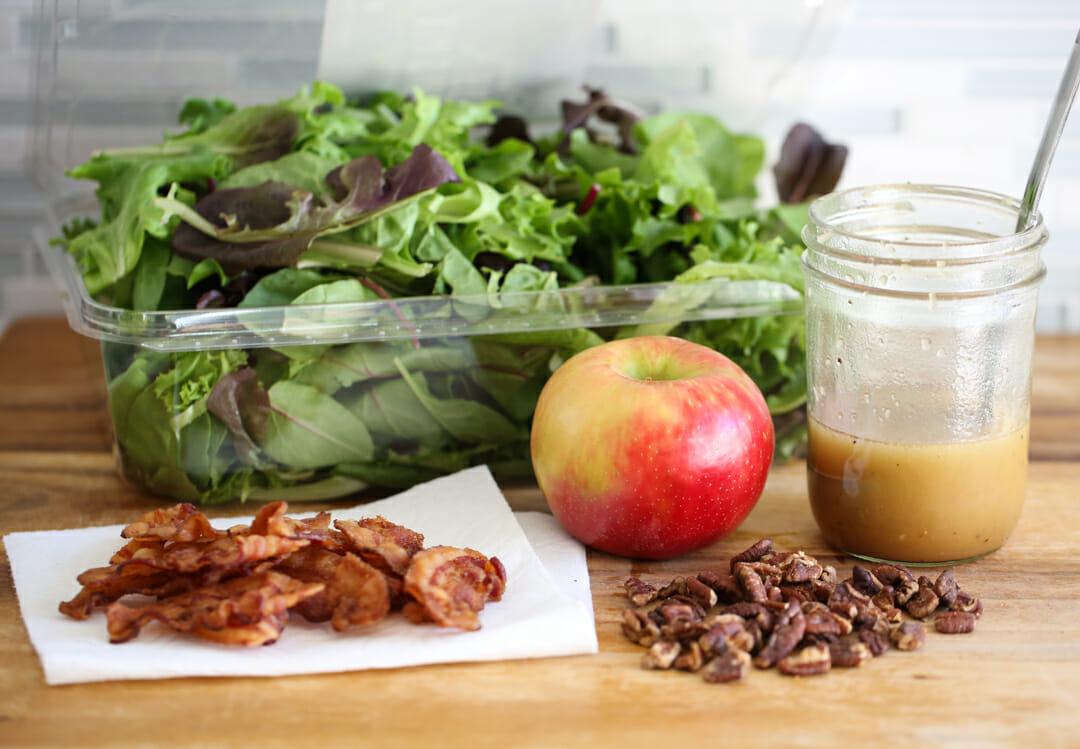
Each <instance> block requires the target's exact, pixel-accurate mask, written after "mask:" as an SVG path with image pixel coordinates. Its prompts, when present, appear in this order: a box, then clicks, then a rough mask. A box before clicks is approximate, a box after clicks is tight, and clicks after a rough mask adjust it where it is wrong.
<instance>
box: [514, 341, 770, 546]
mask: <svg viewBox="0 0 1080 749" xmlns="http://www.w3.org/2000/svg"><path fill="white" fill-rule="evenodd" d="M774 439H775V437H774V434H773V424H772V419H771V417H770V415H769V409H768V407H767V406H766V405H765V398H764V397H763V396H762V394H761V391H760V390H759V389H758V387H757V385H755V384H754V381H753V380H752V379H750V376H749V375H747V374H746V373H745V372H744V371H743V370H742V369H741V368H739V366H738V365H736V364H735V363H734V362H732V361H731V360H730V359H728V358H727V357H726V356H724V355H722V354H720V353H718V352H716V351H714V350H712V349H710V348H708V347H706V346H702V345H699V344H696V343H691V342H689V341H684V340H682V339H679V338H672V337H667V336H641V337H637V338H627V339H624V340H616V341H611V342H609V343H605V344H602V345H600V346H595V347H593V348H591V349H586V350H585V351H582V352H581V353H579V354H577V355H575V356H573V357H571V358H570V359H569V360H567V361H566V362H565V363H564V364H563V365H562V366H560V367H559V368H558V369H557V370H555V373H554V374H553V375H552V376H551V378H550V379H549V380H548V382H547V383H546V384H545V386H544V388H543V390H542V392H541V393H540V398H539V401H538V402H537V405H536V412H535V414H534V416H533V425H532V442H531V449H532V462H533V469H534V471H535V473H536V480H537V482H538V483H539V485H540V489H541V491H543V493H544V497H545V498H546V499H547V503H548V506H549V507H550V508H551V512H552V514H554V516H555V517H556V518H557V519H558V520H559V522H560V523H562V525H563V527H565V528H566V530H567V531H569V532H570V533H571V534H572V535H573V536H575V537H576V538H577V539H578V540H580V541H582V542H583V543H585V544H587V545H589V546H592V547H593V548H596V549H599V550H601V551H606V552H610V553H612V554H618V555H621V556H626V557H638V558H647V559H669V558H671V557H675V556H679V555H681V554H685V553H688V552H691V551H694V550H696V549H700V548H702V547H705V546H707V545H709V544H712V543H714V542H716V541H718V540H719V539H721V538H723V537H724V536H725V535H727V534H728V533H730V532H731V531H733V530H734V529H735V528H736V527H738V525H739V524H740V523H741V522H742V521H743V520H744V519H745V518H746V516H747V515H748V514H749V513H750V510H752V509H753V507H754V505H755V504H756V503H757V501H758V498H759V497H760V496H761V492H762V490H763V489H764V487H765V478H766V476H767V475H768V472H769V467H770V465H771V463H772V457H773V443H774Z"/></svg>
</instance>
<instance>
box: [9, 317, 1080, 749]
mask: <svg viewBox="0 0 1080 749" xmlns="http://www.w3.org/2000/svg"><path fill="white" fill-rule="evenodd" d="M65 331H66V328H65V327H63V323H62V322H60V323H58V324H55V323H48V324H41V325H40V326H39V327H37V328H35V329H34V330H33V335H32V336H31V335H27V334H26V332H25V330H13V331H12V332H10V333H9V334H8V336H7V337H5V338H4V339H0V363H3V364H4V366H3V367H0V373H3V374H0V416H3V417H4V418H3V419H0V425H2V426H0V429H2V431H0V533H9V532H11V531H15V530H37V529H44V528H62V527H74V526H79V525H89V524H106V523H116V522H123V521H125V520H128V519H130V518H131V517H132V516H133V515H135V514H137V513H139V512H142V511H144V510H145V509H146V508H147V507H150V506H153V505H154V503H153V501H152V500H148V499H147V498H145V497H143V496H142V495H140V494H138V493H137V492H135V491H134V490H132V489H130V488H127V487H125V486H124V485H123V484H122V483H121V482H120V481H119V480H118V479H117V477H116V474H115V472H114V469H113V463H112V458H111V456H110V454H109V453H108V452H107V446H108V442H107V433H102V434H97V436H94V430H95V429H101V428H103V426H102V425H103V424H107V420H105V417H104V413H103V400H102V399H101V396H100V393H99V391H95V390H94V388H93V387H92V386H90V385H87V383H88V382H91V381H92V380H93V376H94V375H93V374H92V372H93V367H94V365H95V362H94V359H93V356H92V354H93V352H92V351H91V352H90V353H91V356H89V357H86V361H85V362H84V364H83V365H79V364H78V362H79V360H80V359H82V358H83V353H80V352H81V348H80V347H81V345H82V344H81V343H80V342H79V340H78V339H76V338H73V337H71V336H69V335H67V334H66V333H65ZM13 336H14V340H16V341H27V342H29V341H30V339H34V340H35V342H36V343H38V344H41V345H44V343H43V342H48V343H49V347H48V348H46V349H39V348H38V346H36V345H29V343H27V345H25V346H23V345H22V344H20V346H18V347H13V346H12V345H11V341H12V340H13V338H12V337H13ZM22 336H26V337H25V338H23V337H22ZM16 348H17V349H18V350H19V353H20V355H21V356H20V357H19V358H18V361H16V360H15V359H12V358H11V357H12V352H13V350H14V349H16ZM58 361H59V362H62V363H63V364H64V367H65V368H64V369H63V371H60V370H59V368H57V367H56V366H54V365H55V363H56V362H58ZM1078 361H1080V342H1078V341H1076V340H1074V339H1048V340H1042V341H1040V344H1039V349H1038V355H1037V360H1036V373H1037V374H1036V387H1035V390H1036V392H1035V398H1034V405H1033V425H1032V434H1033V452H1035V453H1037V454H1038V455H1044V456H1045V457H1056V458H1068V459H1067V460H1060V459H1058V460H1044V459H1039V460H1036V461H1034V462H1033V464H1032V467H1031V474H1030V484H1029V490H1028V500H1027V505H1026V508H1025V510H1024V514H1023V517H1022V519H1021V522H1020V525H1019V527H1018V528H1017V530H1016V532H1015V533H1014V535H1013V537H1012V538H1011V539H1010V541H1009V542H1008V543H1007V544H1006V546H1005V547H1004V548H1003V549H1002V550H1000V551H998V552H997V553H995V554H993V555H991V556H989V557H987V558H985V559H982V560H979V561H977V562H973V563H971V564H968V565H964V566H962V567H960V568H958V569H957V571H956V576H957V579H958V580H959V582H960V584H961V585H962V587H964V588H965V589H966V590H969V591H970V592H972V593H973V594H975V595H977V596H979V597H981V598H982V600H983V602H984V604H985V614H984V616H983V617H982V619H981V620H980V621H979V624H978V629H977V631H976V632H975V633H973V634H970V635H956V636H946V635H939V634H937V633H934V632H931V633H929V634H928V636H927V641H926V644H925V646H924V647H923V648H922V649H921V650H919V651H916V652H913V653H899V652H896V651H892V652H890V653H889V654H888V655H886V656H884V657H881V658H877V659H874V660H873V661H871V662H868V663H866V664H864V665H863V666H862V667H860V668H858V669H854V670H847V671H842V670H837V671H834V672H831V673H830V674H828V675H826V676H824V677H814V678H803V679H798V678H791V677H785V676H782V675H780V674H778V673H776V672H775V671H768V672H763V671H754V672H752V673H751V674H750V676H749V678H747V679H746V680H745V681H744V682H743V683H739V684H733V685H708V684H705V683H703V682H702V681H701V680H700V678H698V677H696V676H695V675H692V674H687V673H681V672H654V671H644V670H642V669H640V668H639V665H638V664H639V658H640V655H641V652H642V651H641V650H640V649H639V648H638V647H637V646H635V645H632V644H630V643H628V642H627V641H626V640H625V639H624V638H623V636H622V634H621V632H620V627H619V618H620V613H621V611H622V609H623V608H624V607H625V606H626V605H627V604H626V600H625V598H624V597H623V596H622V593H621V588H620V585H621V583H622V582H623V581H624V580H625V579H626V577H628V576H629V575H637V576H641V577H644V578H647V579H650V580H659V581H666V580H668V579H670V578H671V577H672V576H674V575H676V574H690V573H694V572H699V571H702V570H706V569H714V568H719V567H721V566H723V565H724V564H726V561H727V559H728V557H729V556H730V555H731V554H733V553H735V552H737V551H739V550H741V549H742V548H744V547H746V546H748V545H749V544H750V543H751V542H753V541H754V540H756V539H758V538H760V537H762V536H766V535H767V536H770V537H771V538H773V539H774V541H775V543H776V545H777V547H779V548H782V549H795V548H801V549H805V550H806V551H808V552H810V553H812V554H815V555H817V556H819V557H820V558H821V559H823V560H828V561H830V562H833V563H836V564H838V566H839V567H840V568H841V572H842V573H846V572H847V571H848V570H850V562H849V561H846V560H843V559H840V558H838V557H836V556H835V554H833V553H832V552H831V551H830V550H829V549H828V548H827V547H826V546H825V545H824V543H823V541H822V540H821V538H820V536H819V535H818V532H817V530H816V527H815V525H814V522H813V519H812V517H811V514H810V511H809V508H808V506H807V500H806V490H805V484H804V481H805V476H804V470H805V469H804V466H803V465H802V464H801V463H793V464H790V465H786V466H782V467H779V468H777V469H775V470H774V471H773V473H772V474H771V476H770V479H769V483H768V486H767V487H766V491H765V494H764V495H763V497H762V499H761V501H760V502H759V504H758V506H757V508H756V509H755V510H754V512H753V513H752V514H751V515H750V517H749V518H748V519H747V521H746V522H745V523H744V524H743V526H742V527H740V529H739V530H738V531H737V532H736V533H735V534H734V535H733V536H731V537H730V538H728V539H726V540H724V541H722V542H720V543H718V544H717V545H715V546H714V547H712V548H709V549H707V550H704V551H702V552H699V553H696V554H692V555H689V556H686V557H683V558H680V559H678V560H673V561H668V562H663V563H658V562H641V561H631V560H626V559H621V558H616V557H612V556H610V555H607V554H602V553H595V552H590V554H589V569H590V575H591V585H592V592H593V600H594V607H595V611H596V626H597V634H598V638H599V643H600V652H599V653H598V654H596V655H589V656H576V657H570V658H553V659H542V660H530V661H513V662H496V663H478V664H465V665H440V666H429V667H418V668H408V669H395V670H387V671H369V672H357V673H347V674H331V675H312V676H298V677H287V678H274V679H231V678H230V679H180V680H170V681H143V682H115V683H101V684H84V685H71V686H64V687H48V686H46V685H45V684H44V681H43V679H42V673H41V669H40V666H39V664H38V660H37V657H36V654H35V653H34V651H33V648H32V646H31V644H30V642H29V640H28V638H27V634H26V630H25V628H24V627H23V624H22V620H21V618H20V616H19V613H18V608H17V603H16V599H15V594H14V590H13V588H12V581H11V573H10V568H9V566H8V564H7V558H6V555H5V556H3V557H2V559H0V746H86V747H93V746H110V747H112V746H148V745H152V746H156V747H157V746H160V747H171V746H195V745H198V746H245V747H247V746H261V747H278V746H280V747H290V748H295V747H297V746H301V747H305V746H349V747H363V746H371V747H425V749H428V748H430V747H458V746H460V747H606V746H674V747H682V746H706V745H710V746H711V745H714V744H717V745H749V746H757V745H761V746H810V747H826V746H840V745H860V744H865V745H869V746H920V747H922V746H964V747H969V746H1019V745H1025V746H1027V745H1031V746H1036V745H1042V744H1045V745H1048V746H1076V745H1080V731H1078V728H1080V558H1078V549H1080V462H1074V460H1075V459H1076V458H1078V457H1080V451H1078V450H1077V446H1078V445H1077V441H1078V435H1080V430H1077V429H1075V427H1076V426H1077V419H1078V412H1080V409H1078V404H1080V367H1076V366H1075V364H1076V362H1078ZM49 362H51V364H49ZM80 366H82V367H83V369H79V367H80ZM13 372H14V374H13ZM95 393H97V394H95ZM65 398H67V400H65ZM20 413H22V414H24V416H25V418H24V419H23V425H24V426H26V425H28V426H30V427H32V428H31V429H30V434H29V444H20V443H19V440H18V439H16V438H15V436H14V434H15V432H18V431H22V430H21V429H20V428H19V427H20V425H19V423H18V420H17V415H18V414H20ZM31 414H33V415H34V416H33V418H30V415H31ZM68 417H72V418H68ZM13 418H16V421H12V419H13ZM73 424H75V425H76V427H75V429H76V430H77V431H78V433H77V434H75V433H72V425H73ZM95 425H96V426H95ZM506 493H507V496H508V499H509V500H510V502H511V504H512V505H513V506H514V507H515V508H517V509H543V507H544V503H543V498H542V497H541V496H540V495H539V493H538V491H537V490H536V489H535V488H534V487H530V486H521V487H508V488H507V490H506ZM337 506H341V505H340V504H339V505H337ZM326 507H329V508H331V509H332V507H333V505H326ZM305 509H308V508H307V506H305ZM310 509H316V508H315V507H311V508H310ZM235 513H236V508H235V507H225V508H210V510H209V514H210V515H211V516H224V515H230V514H233V515H234V514H235ZM42 553H48V550H47V549H45V550H43V551H42ZM509 594H512V591H511V592H510V593H509ZM88 626H94V625H93V624H90V625H88ZM102 634H103V636H104V632H102ZM117 647H122V646H117Z"/></svg>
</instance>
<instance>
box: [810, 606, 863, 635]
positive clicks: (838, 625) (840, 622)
mask: <svg viewBox="0 0 1080 749" xmlns="http://www.w3.org/2000/svg"><path fill="white" fill-rule="evenodd" d="M803 614H804V616H805V617H806V634H808V635H836V636H838V637H839V636H842V635H847V634H851V629H852V627H851V620H850V619H845V618H844V617H842V616H840V615H838V614H836V613H834V612H833V611H831V610H829V608H828V607H827V606H824V605H822V604H820V603H817V604H815V605H814V607H813V608H812V609H810V610H809V611H807V610H804V611H803Z"/></svg>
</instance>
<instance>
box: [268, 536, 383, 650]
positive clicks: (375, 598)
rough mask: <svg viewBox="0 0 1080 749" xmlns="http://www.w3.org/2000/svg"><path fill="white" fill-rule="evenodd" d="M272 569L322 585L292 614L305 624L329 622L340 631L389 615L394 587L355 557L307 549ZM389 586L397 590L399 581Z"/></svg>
mask: <svg viewBox="0 0 1080 749" xmlns="http://www.w3.org/2000/svg"><path fill="white" fill-rule="evenodd" d="M275 569H277V570H278V571H280V572H283V573H284V574H286V575H288V576H289V577H293V578H296V579H297V580H302V581H304V582H321V583H325V584H326V588H325V590H323V592H322V593H320V594H318V595H315V596H312V597H311V598H308V599H306V600H304V601H301V602H300V604H298V605H297V607H296V613H298V614H300V615H301V616H302V617H304V618H305V619H307V620H308V621H311V622H325V621H330V622H332V623H333V625H334V629H336V630H339V631H341V630H343V629H346V628H348V627H349V626H351V625H360V626H366V625H370V624H375V623H376V622H378V621H380V620H382V619H383V618H384V617H385V616H386V615H387V614H388V613H390V608H391V602H392V598H393V594H394V592H395V590H394V588H395V586H394V585H392V584H391V582H392V581H391V580H390V579H388V578H387V577H386V575H384V574H383V573H382V572H380V571H379V570H377V569H375V568H374V567H372V566H371V565H370V564H368V563H367V562H365V561H364V560H362V559H360V558H359V557H358V556H356V555H355V554H344V555H341V554H335V553H333V552H331V551H327V550H326V549H322V548H320V547H318V546H309V547H308V548H306V549H300V550H299V551H297V552H294V553H292V554H290V555H289V556H287V557H285V558H284V559H283V560H281V562H280V563H279V564H278V566H277V567H276V568H275ZM393 582H396V588H397V589H398V590H400V587H401V583H400V581H393Z"/></svg>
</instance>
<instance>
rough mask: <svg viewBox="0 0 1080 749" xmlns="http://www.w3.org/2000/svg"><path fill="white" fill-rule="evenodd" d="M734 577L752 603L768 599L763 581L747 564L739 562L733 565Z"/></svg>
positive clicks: (767, 592)
mask: <svg viewBox="0 0 1080 749" xmlns="http://www.w3.org/2000/svg"><path fill="white" fill-rule="evenodd" d="M735 579H736V580H738V581H739V585H740V586H742V589H743V591H744V592H745V593H746V597H747V598H748V599H749V600H751V601H753V602H754V603H761V602H762V601H767V600H769V591H768V589H767V588H766V587H765V582H764V581H763V580H762V579H761V575H759V574H758V573H757V572H755V571H754V569H753V568H752V567H751V566H750V565H749V564H747V563H745V562H739V563H738V564H736V565H735Z"/></svg>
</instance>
